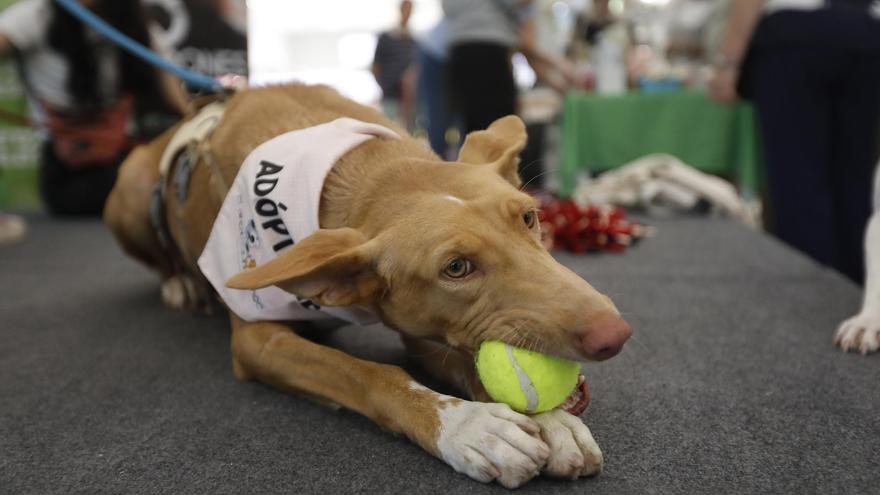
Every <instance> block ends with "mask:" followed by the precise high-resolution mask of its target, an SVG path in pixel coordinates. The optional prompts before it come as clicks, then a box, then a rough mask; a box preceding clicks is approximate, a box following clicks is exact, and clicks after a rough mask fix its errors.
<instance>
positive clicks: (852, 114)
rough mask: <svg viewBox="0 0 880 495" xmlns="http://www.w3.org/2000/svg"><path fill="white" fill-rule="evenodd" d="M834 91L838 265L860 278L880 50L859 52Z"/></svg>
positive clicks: (879, 139)
mask: <svg viewBox="0 0 880 495" xmlns="http://www.w3.org/2000/svg"><path fill="white" fill-rule="evenodd" d="M847 58H848V59H849V62H850V63H849V64H847V65H846V66H845V67H843V68H842V69H841V73H840V77H842V79H843V80H842V81H841V83H840V85H839V86H837V87H836V88H835V91H834V109H833V116H832V117H833V124H832V132H833V134H832V152H833V168H832V186H833V188H834V201H835V212H836V218H835V221H836V223H837V243H838V251H839V252H840V258H839V263H838V266H837V267H836V268H838V269H839V270H840V271H841V272H843V273H844V274H845V275H847V276H848V277H850V278H852V279H853V280H855V281H856V282H858V283H862V280H863V276H864V270H865V265H864V253H863V252H862V250H863V248H862V245H863V242H862V240H863V239H864V233H865V226H866V225H867V223H868V218H869V217H870V216H871V187H872V182H873V181H872V176H873V173H874V169H875V167H876V166H877V158H878V148H880V54H878V55H867V54H854V55H849V56H848V57H847Z"/></svg>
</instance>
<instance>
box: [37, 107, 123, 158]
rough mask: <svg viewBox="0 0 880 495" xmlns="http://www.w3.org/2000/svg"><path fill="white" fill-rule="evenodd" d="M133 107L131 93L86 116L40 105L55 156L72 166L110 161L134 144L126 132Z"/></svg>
mask: <svg viewBox="0 0 880 495" xmlns="http://www.w3.org/2000/svg"><path fill="white" fill-rule="evenodd" d="M133 107H134V102H133V99H132V97H131V96H124V97H122V98H120V99H119V101H117V102H116V103H115V104H114V105H112V106H110V107H107V108H104V109H101V110H99V111H97V112H94V113H89V114H88V115H83V114H81V113H78V114H76V115H72V114H66V113H63V112H59V111H56V110H53V109H52V108H51V107H50V106H48V105H45V104H44V105H43V108H44V109H45V113H46V126H47V128H48V131H49V134H50V137H51V144H52V150H53V151H54V152H55V156H56V157H58V159H59V160H60V161H62V162H64V163H66V164H67V165H68V166H70V167H72V168H84V167H89V166H102V165H106V164H107V163H110V162H113V161H114V160H116V159H117V158H118V157H119V156H120V155H121V154H123V153H124V152H126V151H128V150H129V149H131V147H132V146H133V144H134V141H133V140H132V138H131V136H129V135H128V123H129V120H130V118H131V115H132V111H133Z"/></svg>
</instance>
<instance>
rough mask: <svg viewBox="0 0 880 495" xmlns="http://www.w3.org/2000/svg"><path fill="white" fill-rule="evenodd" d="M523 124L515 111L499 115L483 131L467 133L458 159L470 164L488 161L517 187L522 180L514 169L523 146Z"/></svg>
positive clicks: (524, 130) (524, 141)
mask: <svg viewBox="0 0 880 495" xmlns="http://www.w3.org/2000/svg"><path fill="white" fill-rule="evenodd" d="M526 141H527V136H526V126H525V124H523V121H522V120H520V118H519V117H517V116H516V115H508V116H507V117H502V118H500V119H498V120H496V121H495V122H492V125H490V126H489V128H488V129H486V130H485V131H474V132H472V133H470V134H468V135H467V138H466V139H465V140H464V144H463V145H462V147H461V152H460V153H459V155H458V161H460V162H464V163H474V164H486V163H487V164H489V165H490V166H492V167H494V168H495V170H496V171H497V172H498V173H499V174H500V175H501V177H504V179H505V180H507V181H508V182H510V183H511V184H513V185H514V187H519V186H520V184H522V182H521V181H520V179H519V174H518V173H517V167H518V166H519V153H520V152H521V151H522V150H523V148H525V147H526Z"/></svg>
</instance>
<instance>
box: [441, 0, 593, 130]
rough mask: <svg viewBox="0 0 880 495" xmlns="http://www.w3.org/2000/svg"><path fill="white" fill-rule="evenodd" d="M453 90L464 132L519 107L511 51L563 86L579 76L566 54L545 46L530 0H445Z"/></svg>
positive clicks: (548, 80) (561, 88) (550, 81)
mask: <svg viewBox="0 0 880 495" xmlns="http://www.w3.org/2000/svg"><path fill="white" fill-rule="evenodd" d="M443 11H444V13H445V15H446V22H447V24H448V34H447V38H448V45H449V59H450V60H449V63H450V72H451V87H452V94H453V97H454V98H455V100H456V101H455V103H456V104H457V105H458V108H459V110H460V112H461V114H462V117H463V120H464V122H463V124H464V129H463V130H464V132H465V133H469V132H472V131H476V130H481V129H485V128H486V127H488V126H489V124H491V123H492V122H493V121H495V120H496V119H498V118H500V117H504V116H505V115H511V114H516V113H517V90H516V85H515V83H514V79H513V67H512V65H511V55H512V54H513V52H514V51H515V50H519V51H521V52H522V53H523V55H525V56H526V59H527V60H528V61H529V65H531V66H532V68H533V69H534V71H535V73H536V75H537V76H538V79H540V80H542V81H544V82H545V83H548V84H549V85H550V86H552V87H553V88H555V89H557V90H559V91H564V90H565V89H566V88H567V87H568V86H569V84H571V83H573V82H574V81H575V80H576V77H575V73H574V69H573V66H572V64H571V63H569V62H568V61H567V60H565V59H563V58H561V57H556V56H554V55H551V54H549V53H547V52H545V51H544V50H542V49H540V48H539V47H538V45H537V42H536V39H535V22H534V15H535V6H534V3H533V1H531V0H443Z"/></svg>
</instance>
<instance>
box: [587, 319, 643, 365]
mask: <svg viewBox="0 0 880 495" xmlns="http://www.w3.org/2000/svg"><path fill="white" fill-rule="evenodd" d="M631 335H632V327H631V326H629V323H627V322H626V321H624V319H623V318H621V317H620V316H618V315H616V314H613V313H603V314H601V315H599V316H597V317H595V318H591V321H590V325H589V330H587V331H586V332H585V333H583V334H580V335H579V340H580V345H581V349H582V350H583V352H584V354H585V355H586V356H587V358H589V359H592V360H594V361H604V360H606V359H610V358H612V357H614V356H616V355H617V353H619V352H620V350H621V349H622V348H623V344H624V343H625V342H626V341H627V339H629V338H630V336H631Z"/></svg>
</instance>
